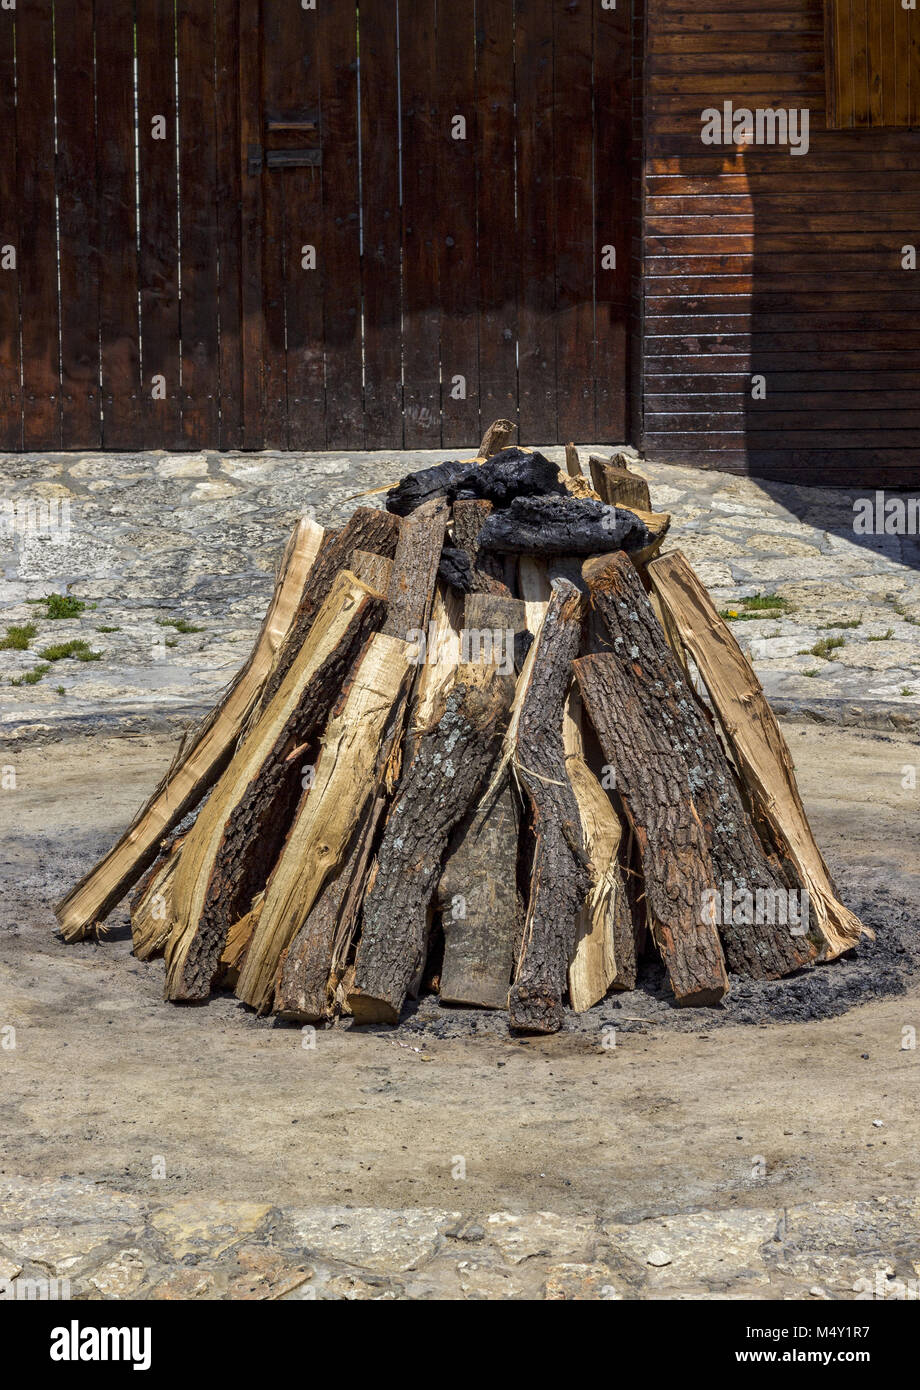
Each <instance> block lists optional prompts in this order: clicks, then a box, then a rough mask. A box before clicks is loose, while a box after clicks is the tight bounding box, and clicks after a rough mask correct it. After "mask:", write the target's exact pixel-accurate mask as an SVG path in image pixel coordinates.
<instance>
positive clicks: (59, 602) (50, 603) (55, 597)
mask: <svg viewBox="0 0 920 1390" xmlns="http://www.w3.org/2000/svg"><path fill="white" fill-rule="evenodd" d="M26 602H27V603H43V604H44V605H45V617H46V618H52V619H53V618H79V616H80V614H81V613H83V612H84V611H85V609H86V606H87V605H86V604H85V603H84V602H83V600H82V599H79V598H71V596H70V594H46V595H45V597H44V598H30V599H27V600H26ZM89 607H90V609H93V608H95V607H96V605H95V604H94V603H91V604H90V605H89Z"/></svg>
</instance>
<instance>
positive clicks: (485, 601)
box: [460, 594, 530, 676]
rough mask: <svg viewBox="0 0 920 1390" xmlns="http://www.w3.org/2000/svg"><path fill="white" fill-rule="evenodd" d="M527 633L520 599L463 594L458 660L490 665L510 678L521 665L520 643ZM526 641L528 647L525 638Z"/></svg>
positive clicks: (524, 610) (493, 595)
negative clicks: (459, 658) (498, 667)
mask: <svg viewBox="0 0 920 1390" xmlns="http://www.w3.org/2000/svg"><path fill="white" fill-rule="evenodd" d="M527 631H528V629H527V607H526V604H525V603H524V601H523V599H519V598H511V597H510V595H509V596H506V595H503V594H467V596H466V602H465V604H464V606H463V628H462V631H461V634H460V649H461V650H460V655H461V660H463V661H465V662H468V661H473V662H478V661H491V662H493V663H494V664H495V665H498V666H500V667H501V669H502V671H503V673H504V674H505V675H506V676H511V675H513V674H514V672H515V670H517V669H518V668H519V667H520V665H521V664H522V660H523V657H521V655H520V654H521V651H522V647H521V642H522V639H523V638H524V637H525V635H526V634H527ZM527 641H528V645H529V641H530V639H529V637H528V639H527ZM519 658H520V659H519Z"/></svg>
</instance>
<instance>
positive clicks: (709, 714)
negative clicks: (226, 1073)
mask: <svg viewBox="0 0 920 1390" xmlns="http://www.w3.org/2000/svg"><path fill="white" fill-rule="evenodd" d="M510 431H511V427H510V426H509V425H508V424H507V422H502V421H499V422H496V424H495V425H494V426H492V427H491V428H490V430H489V431H488V432H487V435H486V437H485V439H484V440H483V443H482V445H481V446H480V452H479V454H478V456H477V457H476V458H474V459H470V460H466V461H453V462H447V463H443V464H440V465H438V466H437V467H434V468H429V469H425V470H423V471H421V472H420V473H416V474H413V475H411V476H410V477H407V478H404V479H403V480H402V482H401V483H399V485H398V486H397V487H395V488H393V489H391V490H390V491H389V493H388V495H387V498H386V510H378V509H377V508H376V507H370V506H361V507H359V508H358V509H357V510H356V511H355V512H354V514H353V515H352V516H351V518H350V520H349V521H348V522H347V523H346V524H345V525H344V526H342V527H341V528H340V529H338V530H332V531H328V532H325V531H323V530H322V528H320V527H319V526H317V525H315V524H314V523H313V522H312V521H309V520H304V521H302V522H301V523H300V525H299V526H298V527H297V529H296V531H295V533H294V535H293V536H292V538H291V541H290V543H289V545H288V548H287V552H286V554H285V557H284V561H283V564H282V567H281V571H280V574H279V577H278V581H277V585H276V589H275V594H274V597H273V599H272V602H271V606H270V608H269V611H268V614H267V616H266V618H265V622H264V624H263V627H262V630H261V632H260V634H259V638H258V641H257V643H256V646H255V648H254V650H253V653H252V655H251V657H250V659H249V662H248V663H247V665H246V666H245V667H244V669H243V670H242V671H241V672H240V673H239V675H238V676H237V678H236V680H235V681H234V683H233V684H232V686H231V687H230V688H229V689H228V691H227V692H226V694H225V695H224V698H223V699H222V700H221V702H220V704H219V705H218V706H217V708H216V709H215V710H214V712H213V713H212V715H211V716H210V717H209V719H208V720H206V721H205V723H204V724H203V725H202V726H200V727H199V728H198V729H197V730H196V731H195V732H194V734H193V735H192V736H191V737H190V738H189V739H187V740H186V742H185V744H184V745H183V747H182V748H180V750H179V753H178V754H177V756H176V759H175V761H174V763H173V766H172V767H171V768H170V770H169V772H168V774H167V776H166V777H165V778H164V779H163V781H162V783H161V784H160V786H159V787H158V788H157V789H156V791H155V792H154V794H153V796H152V797H151V799H150V801H149V802H148V803H147V805H146V806H145V807H144V808H143V809H142V810H141V812H140V813H139V814H138V816H137V817H136V819H135V821H134V823H133V824H132V825H131V826H130V828H129V829H128V830H127V831H126V832H125V834H124V836H123V837H122V839H121V840H120V841H119V843H118V844H117V845H116V846H115V848H114V849H113V850H112V851H111V852H110V853H109V854H108V855H107V856H106V857H105V859H103V860H102V861H101V863H100V864H99V865H98V866H97V867H96V868H95V869H94V870H93V871H92V872H91V873H90V874H89V875H87V877H86V878H84V879H83V880H82V882H81V883H80V884H78V885H77V887H76V888H75V889H74V890H73V891H72V892H71V893H70V894H69V895H68V896H67V897H66V898H65V899H64V900H63V901H62V902H61V903H60V904H59V905H58V907H57V909H56V910H57V915H58V918H59V921H60V923H61V926H62V929H63V933H64V936H65V938H66V939H67V940H71V941H73V940H79V939H81V938H83V937H85V936H87V935H89V934H91V933H95V932H97V931H98V930H99V929H100V924H101V922H102V920H103V919H104V918H105V916H106V915H107V913H108V912H109V911H111V909H112V908H113V907H114V906H115V904H116V903H117V902H118V901H119V900H120V899H121V898H122V897H123V896H124V894H125V893H126V892H127V890H128V889H129V888H131V887H133V886H134V885H136V884H138V882H139V880H143V881H142V882H140V886H139V888H138V891H137V892H136V894H135V897H134V899H133V904H132V930H133V938H134V949H135V953H136V955H137V956H139V957H140V958H141V959H143V960H149V959H151V958H152V957H154V956H158V955H163V956H164V957H165V962H166V997H167V999H171V1000H174V1001H176V1002H180V1001H181V1002H198V1001H204V1000H206V999H207V998H208V997H209V996H210V994H211V993H212V992H213V991H215V990H221V989H224V990H233V991H234V992H235V993H236V995H237V997H238V998H239V999H241V1000H243V1001H244V1002H245V1003H246V1004H248V1005H250V1006H251V1007H252V1008H254V1009H256V1010H258V1011H260V1012H268V1011H274V1012H275V1013H276V1014H278V1015H279V1016H280V1017H282V1018H285V1019H291V1020H299V1021H301V1022H318V1021H320V1020H327V1019H331V1018H333V1017H335V1016H336V1015H337V1014H349V1015H351V1016H352V1017H353V1018H354V1019H355V1020H356V1021H357V1022H360V1023H366V1022H390V1023H395V1022H397V1021H398V1019H399V1017H400V1014H401V1011H402V1009H403V1007H404V1005H405V1002H406V1000H407V999H409V998H415V997H417V996H418V995H419V993H420V992H422V991H432V990H434V991H437V992H439V994H440V999H441V1001H442V1002H443V1003H444V1004H463V1005H475V1006H480V1007H484V1008H497V1009H505V1008H506V1009H507V1010H508V1012H509V1016H510V1023H511V1026H512V1027H513V1028H516V1029H521V1030H525V1031H533V1032H552V1031H554V1030H556V1029H558V1028H559V1026H560V1023H561V1021H562V1018H563V1009H564V1006H565V1004H566V1002H568V1003H569V1004H570V1006H571V1007H572V1008H573V1009H575V1010H584V1009H587V1008H590V1007H591V1006H592V1005H593V1004H595V1003H597V1001H598V1000H600V999H602V998H603V997H604V995H605V994H606V993H607V992H608V991H609V990H610V989H616V990H628V989H631V988H633V987H634V986H635V983H636V976H637V969H638V967H639V963H640V960H641V958H642V956H643V954H648V953H657V954H658V956H659V957H660V960H661V961H662V962H663V964H664V966H665V967H666V970H667V972H668V976H669V979H670V984H671V987H672V989H673V992H674V997H675V1000H676V1001H677V1002H678V1003H680V1004H709V1005H711V1004H715V1003H717V1002H718V1000H720V999H721V998H722V996H723V995H724V994H725V993H726V991H727V990H728V988H729V974H730V973H734V974H736V975H741V976H748V977H753V978H776V977H779V976H783V975H787V974H789V973H791V972H793V971H797V970H801V969H802V968H804V967H807V966H811V965H812V964H814V963H815V962H818V961H827V960H830V959H832V958H833V957H835V956H837V955H839V954H840V953H841V952H842V951H845V950H847V949H848V948H850V947H852V946H853V945H854V944H855V943H856V942H857V941H858V939H859V937H860V934H861V932H862V931H864V930H865V929H864V928H862V927H861V924H860V923H859V921H858V920H857V919H856V918H855V917H854V916H853V914H852V913H850V912H849V911H848V910H847V909H846V908H845V907H844V906H843V905H842V904H841V903H840V902H839V900H838V898H837V895H836V892H835V889H834V886H833V883H832V881H831V879H830V876H829V873H828V870H827V867H826V865H825V863H824V861H823V859H822V857H821V854H820V852H819V850H818V848H817V846H816V845H815V842H814V840H813V838H812V835H811V831H810V829H809V826H808V821H807V819H806V816H805V812H804V809H803V807H802V802H801V799H800V797H799V794H798V791H797V788H796V785H795V778H794V774H793V770H792V764H791V761H790V758H789V754H788V750H787V748H786V744H785V741H784V739H783V736H782V734H781V732H780V730H779V727H778V725H777V723H776V720H775V719H774V717H773V715H772V713H771V711H770V709H769V706H768V705H767V702H766V700H765V698H764V695H763V692H762V690H761V688H760V685H759V683H758V681H757V679H756V677H755V676H754V674H753V672H752V670H751V668H750V666H749V665H748V663H747V661H746V660H745V658H744V656H743V655H742V653H741V651H740V649H739V648H738V646H737V644H736V642H735V640H734V638H733V637H732V635H731V633H730V631H729V630H728V628H727V627H726V626H725V624H724V623H723V622H722V620H721V619H720V618H719V616H718V614H717V613H716V611H715V609H714V608H713V606H712V603H711V601H710V599H709V597H708V595H707V594H706V592H705V590H704V589H703V588H702V586H701V585H700V584H699V582H698V581H697V579H696V578H695V576H694V574H693V572H692V570H691V569H690V567H689V565H688V564H687V562H686V561H685V560H684V558H683V557H682V556H681V554H680V552H679V551H672V552H670V553H668V554H666V555H660V554H659V550H660V547H661V544H662V541H663V539H664V537H665V535H666V532H667V529H668V524H669V517H667V516H666V515H664V514H661V513H656V512H654V511H653V510H652V506H651V500H650V498H649V491H648V485H647V483H646V482H645V481H644V480H643V479H642V477H641V476H640V475H639V474H637V473H636V472H634V471H633V470H631V469H630V468H629V466H628V463H627V462H626V461H625V459H624V458H623V456H622V455H621V456H615V457H614V458H613V459H610V460H605V459H600V458H594V457H592V458H591V459H590V461H589V463H590V472H591V484H589V483H588V480H587V478H586V477H584V476H583V475H582V471H581V466H580V462H579V460H578V458H577V455H576V453H575V450H574V449H573V448H572V447H571V446H569V447H568V448H567V451H566V458H567V465H568V467H567V472H565V473H560V472H559V471H558V470H557V468H556V466H555V465H554V464H552V463H550V462H549V460H547V459H546V458H545V457H543V456H542V455H541V454H539V453H535V452H532V451H529V450H525V449H519V448H513V447H503V446H504V445H505V444H506V442H507V439H508V438H509V437H510ZM592 484H593V486H592ZM199 804H200V809H199V811H198V815H197V817H196V818H195V819H194V821H193V822H192V823H191V824H189V816H190V812H192V811H193V810H194V809H195V807H196V806H197V805H199ZM145 874H146V877H144V875H145ZM790 904H792V907H791V908H790V906H789V905H790Z"/></svg>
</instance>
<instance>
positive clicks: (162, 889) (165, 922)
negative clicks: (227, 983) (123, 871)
mask: <svg viewBox="0 0 920 1390" xmlns="http://www.w3.org/2000/svg"><path fill="white" fill-rule="evenodd" d="M184 840H185V836H184V835H177V836H176V838H175V839H174V840H173V842H172V844H171V845H170V846H169V847H168V849H166V850H165V851H164V854H163V857H162V859H161V860H160V861H159V862H158V863H156V864H154V866H153V868H152V869H151V870H150V872H149V874H148V875H147V876H146V878H144V879H143V880H142V882H141V883H140V884H138V888H137V892H136V893H135V894H134V897H133V898H132V899H131V949H132V951H133V952H134V955H135V956H136V957H137V959H138V960H154V959H155V958H156V957H157V956H161V955H162V954H163V952H164V950H165V949H166V944H167V942H168V941H169V938H170V936H171V934H172V929H173V920H172V917H171V916H170V913H169V899H170V893H171V888H172V881H173V877H174V875H175V872H176V867H177V865H178V863H179V853H180V851H181V849H182V844H183V841H184Z"/></svg>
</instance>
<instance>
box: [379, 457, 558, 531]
mask: <svg viewBox="0 0 920 1390" xmlns="http://www.w3.org/2000/svg"><path fill="white" fill-rule="evenodd" d="M564 491H565V489H564V487H563V485H562V483H561V482H560V481H559V470H558V469H557V467H556V465H555V464H554V463H550V461H549V459H548V458H546V457H545V455H543V454H538V453H531V452H529V451H528V450H524V449H516V448H511V449H501V450H500V451H499V452H498V453H496V454H493V455H492V457H491V458H489V459H487V460H486V461H485V463H482V464H480V463H477V462H476V460H474V459H473V460H467V461H466V462H462V463H461V462H457V461H448V462H446V463H439V464H435V466H434V467H432V468H422V469H420V470H419V472H418V473H410V474H409V475H408V477H405V478H402V479H401V480H400V482H399V483H397V485H396V487H394V488H391V489H390V491H389V492H388V493H387V502H386V505H387V510H388V511H391V512H395V514H396V515H397V516H408V515H409V514H410V512H413V511H415V509H416V507H420V506H422V504H423V503H425V502H430V501H431V500H432V498H435V497H443V498H446V499H447V501H448V502H454V501H456V500H457V498H458V497H462V498H476V497H479V498H486V499H487V500H488V501H490V502H494V503H495V505H496V506H497V507H507V506H508V504H509V502H510V501H511V500H512V498H514V497H525V496H527V497H533V496H537V495H543V494H546V493H563V492H564Z"/></svg>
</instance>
